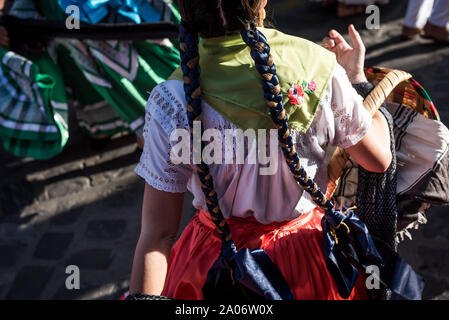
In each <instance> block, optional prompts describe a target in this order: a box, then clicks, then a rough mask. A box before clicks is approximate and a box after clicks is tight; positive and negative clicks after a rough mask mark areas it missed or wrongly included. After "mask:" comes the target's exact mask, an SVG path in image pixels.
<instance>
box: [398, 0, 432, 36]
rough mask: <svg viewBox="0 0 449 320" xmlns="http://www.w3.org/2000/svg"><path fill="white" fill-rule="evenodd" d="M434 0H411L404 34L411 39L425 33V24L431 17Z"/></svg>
mask: <svg viewBox="0 0 449 320" xmlns="http://www.w3.org/2000/svg"><path fill="white" fill-rule="evenodd" d="M433 4H434V0H409V2H408V7H407V13H406V15H405V20H404V26H403V27H402V35H403V36H404V37H405V38H408V39H411V38H413V37H415V36H417V35H420V34H422V33H423V28H424V25H425V24H426V22H427V19H429V17H430V15H431V13H432V8H433Z"/></svg>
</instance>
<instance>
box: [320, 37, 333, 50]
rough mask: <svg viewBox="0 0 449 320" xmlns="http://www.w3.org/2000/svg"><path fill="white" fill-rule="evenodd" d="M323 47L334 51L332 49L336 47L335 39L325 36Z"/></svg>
mask: <svg viewBox="0 0 449 320" xmlns="http://www.w3.org/2000/svg"><path fill="white" fill-rule="evenodd" d="M323 47H325V48H326V49H328V50H330V51H332V49H333V48H334V47H335V41H334V40H333V39H331V38H329V37H325V38H324V39H323Z"/></svg>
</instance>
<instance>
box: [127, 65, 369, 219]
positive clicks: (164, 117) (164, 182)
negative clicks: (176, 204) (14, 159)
mask: <svg viewBox="0 0 449 320" xmlns="http://www.w3.org/2000/svg"><path fill="white" fill-rule="evenodd" d="M261 94H262V92H261ZM362 102H363V99H362V97H361V96H359V95H358V94H357V92H356V91H355V90H354V89H353V87H352V85H351V84H350V82H349V80H348V78H347V76H346V73H345V71H344V69H343V68H342V67H341V66H340V65H338V64H337V66H336V68H335V71H334V74H333V77H332V79H331V81H330V82H329V85H328V87H327V88H326V90H325V93H324V94H323V98H322V99H321V101H320V104H319V106H318V110H317V112H316V115H315V118H314V120H313V123H312V125H311V126H310V128H309V129H308V130H307V132H306V133H302V132H297V131H294V130H291V132H292V137H293V141H294V144H295V147H296V150H297V152H298V155H299V157H300V159H301V163H302V165H303V166H304V169H305V170H306V172H307V173H308V175H309V176H310V177H312V178H313V179H315V181H316V183H317V184H318V185H319V186H320V188H321V189H322V190H323V192H324V193H325V192H326V185H327V159H326V147H327V146H328V144H331V145H334V146H339V147H342V148H348V147H351V146H353V145H355V144H357V143H358V142H359V141H360V139H362V138H363V137H364V136H365V134H366V133H367V131H368V129H369V127H370V125H371V116H370V115H369V113H368V112H367V111H366V110H365V108H364V107H363V105H362ZM202 110H203V117H202V126H203V128H204V129H209V128H215V129H217V130H219V131H220V132H222V133H223V131H224V130H225V129H234V128H236V127H235V126H234V125H233V124H232V123H230V122H229V121H227V120H226V119H225V118H223V117H222V116H221V115H220V114H219V113H218V112H217V111H215V110H214V109H213V108H211V107H210V106H209V105H208V104H207V103H206V102H204V101H203V103H202ZM177 128H184V129H186V130H189V128H188V124H187V116H186V101H185V97H184V90H183V84H182V82H181V81H178V80H169V81H165V82H163V83H161V84H159V85H158V86H157V87H155V88H154V89H153V91H152V92H151V95H150V98H149V99H148V103H147V106H146V118H145V126H144V130H143V135H144V139H145V146H144V150H143V153H142V156H141V158H140V162H139V164H138V165H137V167H136V169H135V172H136V173H137V174H138V175H139V176H141V177H142V178H144V179H145V181H146V182H147V183H148V184H149V185H150V186H152V187H154V188H156V189H158V190H162V191H166V192H174V193H178V192H185V191H186V190H187V189H188V190H190V191H191V192H192V194H193V195H194V200H193V206H194V207H195V208H197V209H203V210H207V207H206V202H205V198H204V195H203V192H202V190H201V187H200V181H199V178H198V176H197V173H196V169H195V166H194V165H192V164H179V165H175V164H173V162H172V161H171V160H170V151H171V148H172V147H173V146H174V145H176V144H177V143H178V141H177V140H175V141H170V135H171V133H172V131H173V130H175V129H177ZM268 142H269V139H267V143H268ZM234 147H235V142H234ZM245 150H246V151H245V152H246V153H245V156H247V157H250V156H251V154H252V153H257V152H258V149H257V142H256V140H252V141H250V142H248V143H247V145H246V147H245ZM253 156H254V154H253ZM255 158H256V163H255V164H248V163H245V164H235V162H233V164H211V165H210V166H209V167H210V171H211V174H212V177H213V179H214V184H215V190H216V192H217V194H218V199H219V204H220V208H221V210H222V212H223V215H224V216H225V217H226V218H229V217H230V216H237V217H242V218H245V217H248V216H254V218H255V219H257V220H258V221H259V222H261V223H270V222H274V221H286V220H291V219H294V218H296V217H298V216H299V215H301V214H302V213H305V212H308V211H310V210H312V209H313V208H315V206H316V205H315V203H314V202H313V201H312V200H311V198H310V196H309V195H308V194H307V192H303V191H304V190H303V188H302V187H301V186H300V185H299V184H298V183H297V182H296V181H295V180H294V178H293V176H292V174H291V172H290V170H289V168H288V166H287V164H286V161H285V158H284V155H283V153H282V151H281V149H280V148H278V163H277V170H276V172H275V173H274V174H272V175H260V174H259V167H260V166H262V165H261V164H260V163H259V160H258V159H257V156H256V157H255Z"/></svg>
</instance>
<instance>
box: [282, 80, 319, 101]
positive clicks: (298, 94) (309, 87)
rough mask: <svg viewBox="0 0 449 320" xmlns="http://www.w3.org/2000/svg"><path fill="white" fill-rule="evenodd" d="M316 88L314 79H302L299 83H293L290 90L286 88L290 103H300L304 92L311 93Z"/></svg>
mask: <svg viewBox="0 0 449 320" xmlns="http://www.w3.org/2000/svg"><path fill="white" fill-rule="evenodd" d="M316 89H317V84H316V82H315V81H311V82H307V81H303V82H302V84H301V85H299V84H297V83H293V84H292V87H291V88H290V90H288V97H289V99H290V104H292V105H301V104H302V103H303V102H304V94H305V93H306V94H308V95H311V94H313V92H314V91H315V90H316Z"/></svg>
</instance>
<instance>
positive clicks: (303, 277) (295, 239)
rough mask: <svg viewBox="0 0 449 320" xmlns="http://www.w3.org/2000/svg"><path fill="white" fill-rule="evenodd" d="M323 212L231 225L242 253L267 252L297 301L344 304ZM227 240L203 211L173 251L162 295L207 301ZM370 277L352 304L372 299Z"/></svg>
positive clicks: (241, 220)
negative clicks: (328, 257)
mask: <svg viewBox="0 0 449 320" xmlns="http://www.w3.org/2000/svg"><path fill="white" fill-rule="evenodd" d="M322 217H323V213H322V211H321V210H319V209H318V208H317V209H314V210H312V211H311V212H309V213H306V214H303V215H301V216H300V217H298V218H296V219H294V220H291V221H286V222H275V223H271V224H261V223H259V222H257V220H255V219H254V218H252V217H251V218H236V217H232V218H230V219H228V220H227V222H228V224H229V227H230V228H231V232H232V236H233V239H234V242H235V244H236V246H237V249H240V248H242V247H246V248H249V249H256V248H262V249H264V250H265V252H266V253H267V254H268V256H269V257H270V258H271V260H272V261H273V262H274V264H275V265H276V266H277V267H278V269H279V270H280V272H281V273H282V275H283V276H284V279H285V280H286V282H287V283H288V284H289V286H290V289H291V290H292V292H293V295H294V297H295V299H297V300H341V299H342V298H341V297H340V295H339V294H338V290H337V286H336V284H335V282H334V280H333V279H332V276H331V275H330V273H329V272H328V271H327V269H326V264H325V261H324V256H323V249H322V246H323V236H322V234H323V232H322V228H321V218H322ZM220 249H221V241H220V238H219V236H218V232H217V230H216V229H215V225H214V224H213V223H212V221H211V219H210V216H209V214H208V213H207V212H204V211H198V212H197V214H196V215H195V216H194V217H193V218H192V220H191V221H190V223H189V224H188V225H187V227H186V228H185V230H184V232H183V233H182V235H181V237H180V238H179V240H178V241H177V242H176V243H175V245H174V246H173V248H172V251H171V254H170V259H169V263H168V271H167V277H166V281H165V286H164V290H163V292H162V295H164V296H168V297H171V298H175V299H181V300H201V299H203V294H202V288H203V286H204V284H205V282H206V278H207V273H208V271H209V269H210V268H211V267H212V265H213V264H214V262H215V261H216V260H217V258H218V255H219V253H220ZM366 298H367V290H366V287H365V277H364V276H359V279H358V282H357V285H356V287H355V288H354V290H353V292H352V294H351V296H350V298H349V299H350V300H354V299H366Z"/></svg>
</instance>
